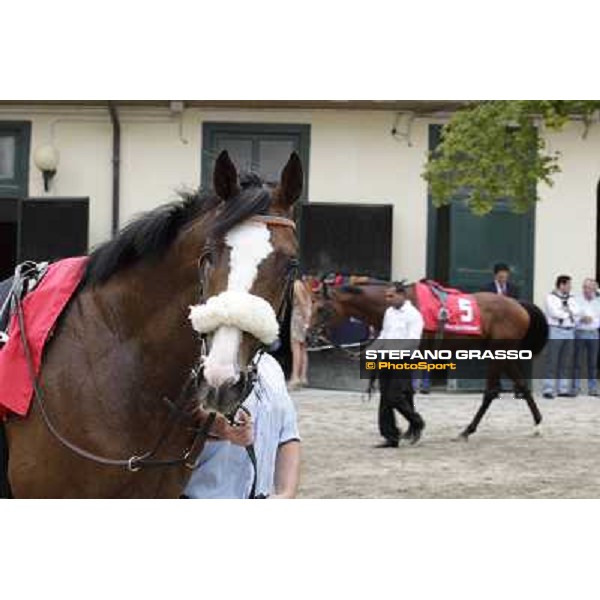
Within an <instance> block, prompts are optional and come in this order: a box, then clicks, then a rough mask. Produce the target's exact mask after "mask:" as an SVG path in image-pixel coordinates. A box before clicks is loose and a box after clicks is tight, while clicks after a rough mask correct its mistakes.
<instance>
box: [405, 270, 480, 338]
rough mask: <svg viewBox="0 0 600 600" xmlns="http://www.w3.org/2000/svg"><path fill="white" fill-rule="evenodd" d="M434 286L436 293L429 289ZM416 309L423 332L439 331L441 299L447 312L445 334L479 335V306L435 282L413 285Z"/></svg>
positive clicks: (453, 290) (460, 293)
mask: <svg viewBox="0 0 600 600" xmlns="http://www.w3.org/2000/svg"><path fill="white" fill-rule="evenodd" d="M432 286H434V287H435V288H436V289H437V293H436V292H434V291H433V290H432V289H431V288H432ZM415 288H416V295H417V304H418V309H419V311H420V312H421V315H422V316H423V320H424V321H425V331H429V332H437V331H438V330H439V323H440V321H439V315H440V310H441V308H442V299H441V298H440V296H441V297H443V298H445V301H444V305H445V307H446V310H447V320H446V323H445V326H444V332H445V333H454V334H458V335H481V315H480V313H479V305H478V304H477V301H476V300H475V298H474V297H473V296H471V295H470V294H465V293H464V292H461V291H460V290H456V289H453V288H445V287H442V286H441V285H440V284H439V283H436V282H435V281H428V282H419V283H417V284H415Z"/></svg>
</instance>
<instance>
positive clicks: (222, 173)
mask: <svg viewBox="0 0 600 600" xmlns="http://www.w3.org/2000/svg"><path fill="white" fill-rule="evenodd" d="M213 184H214V186H215V192H216V193H217V196H219V198H222V199H223V200H229V199H230V198H233V197H234V196H237V195H238V194H239V192H240V186H239V184H238V174H237V170H236V168H235V165H234V164H233V162H232V161H231V159H230V158H229V154H228V153H227V150H223V152H221V154H219V156H218V157H217V161H216V162H215V171H214V173H213Z"/></svg>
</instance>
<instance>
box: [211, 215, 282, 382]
mask: <svg viewBox="0 0 600 600" xmlns="http://www.w3.org/2000/svg"><path fill="white" fill-rule="evenodd" d="M225 243H226V244H227V246H229V248H230V249H231V251H230V257H229V277H228V280H227V291H228V292H230V291H231V292H245V293H247V292H248V291H249V290H250V288H251V287H252V285H253V283H254V281H255V279H256V275H257V273H258V267H259V265H260V263H261V262H262V261H263V260H264V259H265V258H266V257H267V256H269V254H271V252H272V251H273V245H272V244H271V233H270V231H269V228H268V227H267V225H266V224H265V223H260V222H257V221H246V222H245V223H242V224H240V225H237V226H236V227H234V228H233V229H231V230H230V231H229V232H228V233H227V234H226V236H225ZM241 341H242V332H241V330H240V329H238V328H237V327H231V326H227V325H223V326H221V327H219V328H218V329H217V330H216V332H215V334H214V336H213V339H212V344H211V348H210V352H209V354H208V356H207V357H206V361H205V363H204V377H205V379H206V381H207V382H208V384H209V385H211V386H212V387H220V386H221V385H224V384H230V385H231V384H234V383H235V382H237V381H238V379H239V376H240V367H239V360H238V354H239V348H240V343H241Z"/></svg>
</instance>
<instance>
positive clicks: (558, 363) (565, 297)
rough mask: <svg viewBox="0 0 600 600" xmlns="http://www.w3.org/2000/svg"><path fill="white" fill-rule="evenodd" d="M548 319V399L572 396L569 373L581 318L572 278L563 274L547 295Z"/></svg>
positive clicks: (544, 391) (545, 394) (546, 308)
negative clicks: (576, 328)
mask: <svg viewBox="0 0 600 600" xmlns="http://www.w3.org/2000/svg"><path fill="white" fill-rule="evenodd" d="M545 313H546V319H547V320H548V326H549V332H548V347H547V349H546V352H547V354H546V378H545V380H544V387H543V395H544V398H549V399H550V398H554V395H555V393H556V392H557V391H558V395H559V396H572V395H573V392H572V391H570V390H569V380H568V375H569V374H570V373H571V368H572V360H573V342H574V340H575V325H576V323H577V319H578V317H579V306H578V305H577V303H576V301H575V298H574V297H573V296H572V295H571V277H570V276H569V275H559V276H558V277H557V278H556V287H555V289H554V290H552V292H550V293H549V294H548V296H547V297H546V305H545Z"/></svg>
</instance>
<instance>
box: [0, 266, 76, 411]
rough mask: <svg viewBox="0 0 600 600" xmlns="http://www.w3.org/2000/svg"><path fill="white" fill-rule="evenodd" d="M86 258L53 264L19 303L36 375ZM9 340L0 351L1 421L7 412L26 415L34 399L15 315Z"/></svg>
mask: <svg viewBox="0 0 600 600" xmlns="http://www.w3.org/2000/svg"><path fill="white" fill-rule="evenodd" d="M86 262H87V257H76V258H66V259H64V260H61V261H59V262H56V263H53V264H51V265H50V266H49V267H48V271H47V273H46V275H45V276H44V278H43V279H42V280H41V281H40V283H39V284H38V285H37V287H36V288H35V289H34V290H33V291H32V292H30V293H29V294H27V295H26V296H25V298H24V300H23V302H22V306H23V315H24V320H25V332H26V334H27V340H28V342H29V348H30V352H31V357H32V360H33V367H34V370H35V374H36V376H37V374H38V373H39V370H40V365H41V363H42V351H43V349H44V344H45V343H46V341H47V340H48V337H49V335H50V332H51V331H52V328H53V327H54V324H55V323H56V320H57V319H58V317H59V316H60V314H61V313H62V311H63V310H64V308H65V306H66V305H67V302H68V301H69V299H70V298H71V296H72V295H73V293H74V292H75V290H76V289H77V286H78V285H79V282H80V281H81V277H82V275H83V272H84V268H85V264H86ZM8 335H9V337H10V339H9V340H8V342H7V343H6V345H5V346H4V348H2V349H1V350H0V418H4V417H6V415H7V414H8V413H9V412H12V413H16V414H17V415H20V416H25V415H26V414H27V412H28V411H29V406H30V404H31V399H32V397H33V383H32V381H31V377H30V375H29V370H28V368H27V362H26V359H25V352H24V351H23V343H22V340H21V329H20V327H19V322H18V320H17V315H16V314H13V315H12V317H11V320H10V324H9V328H8Z"/></svg>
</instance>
